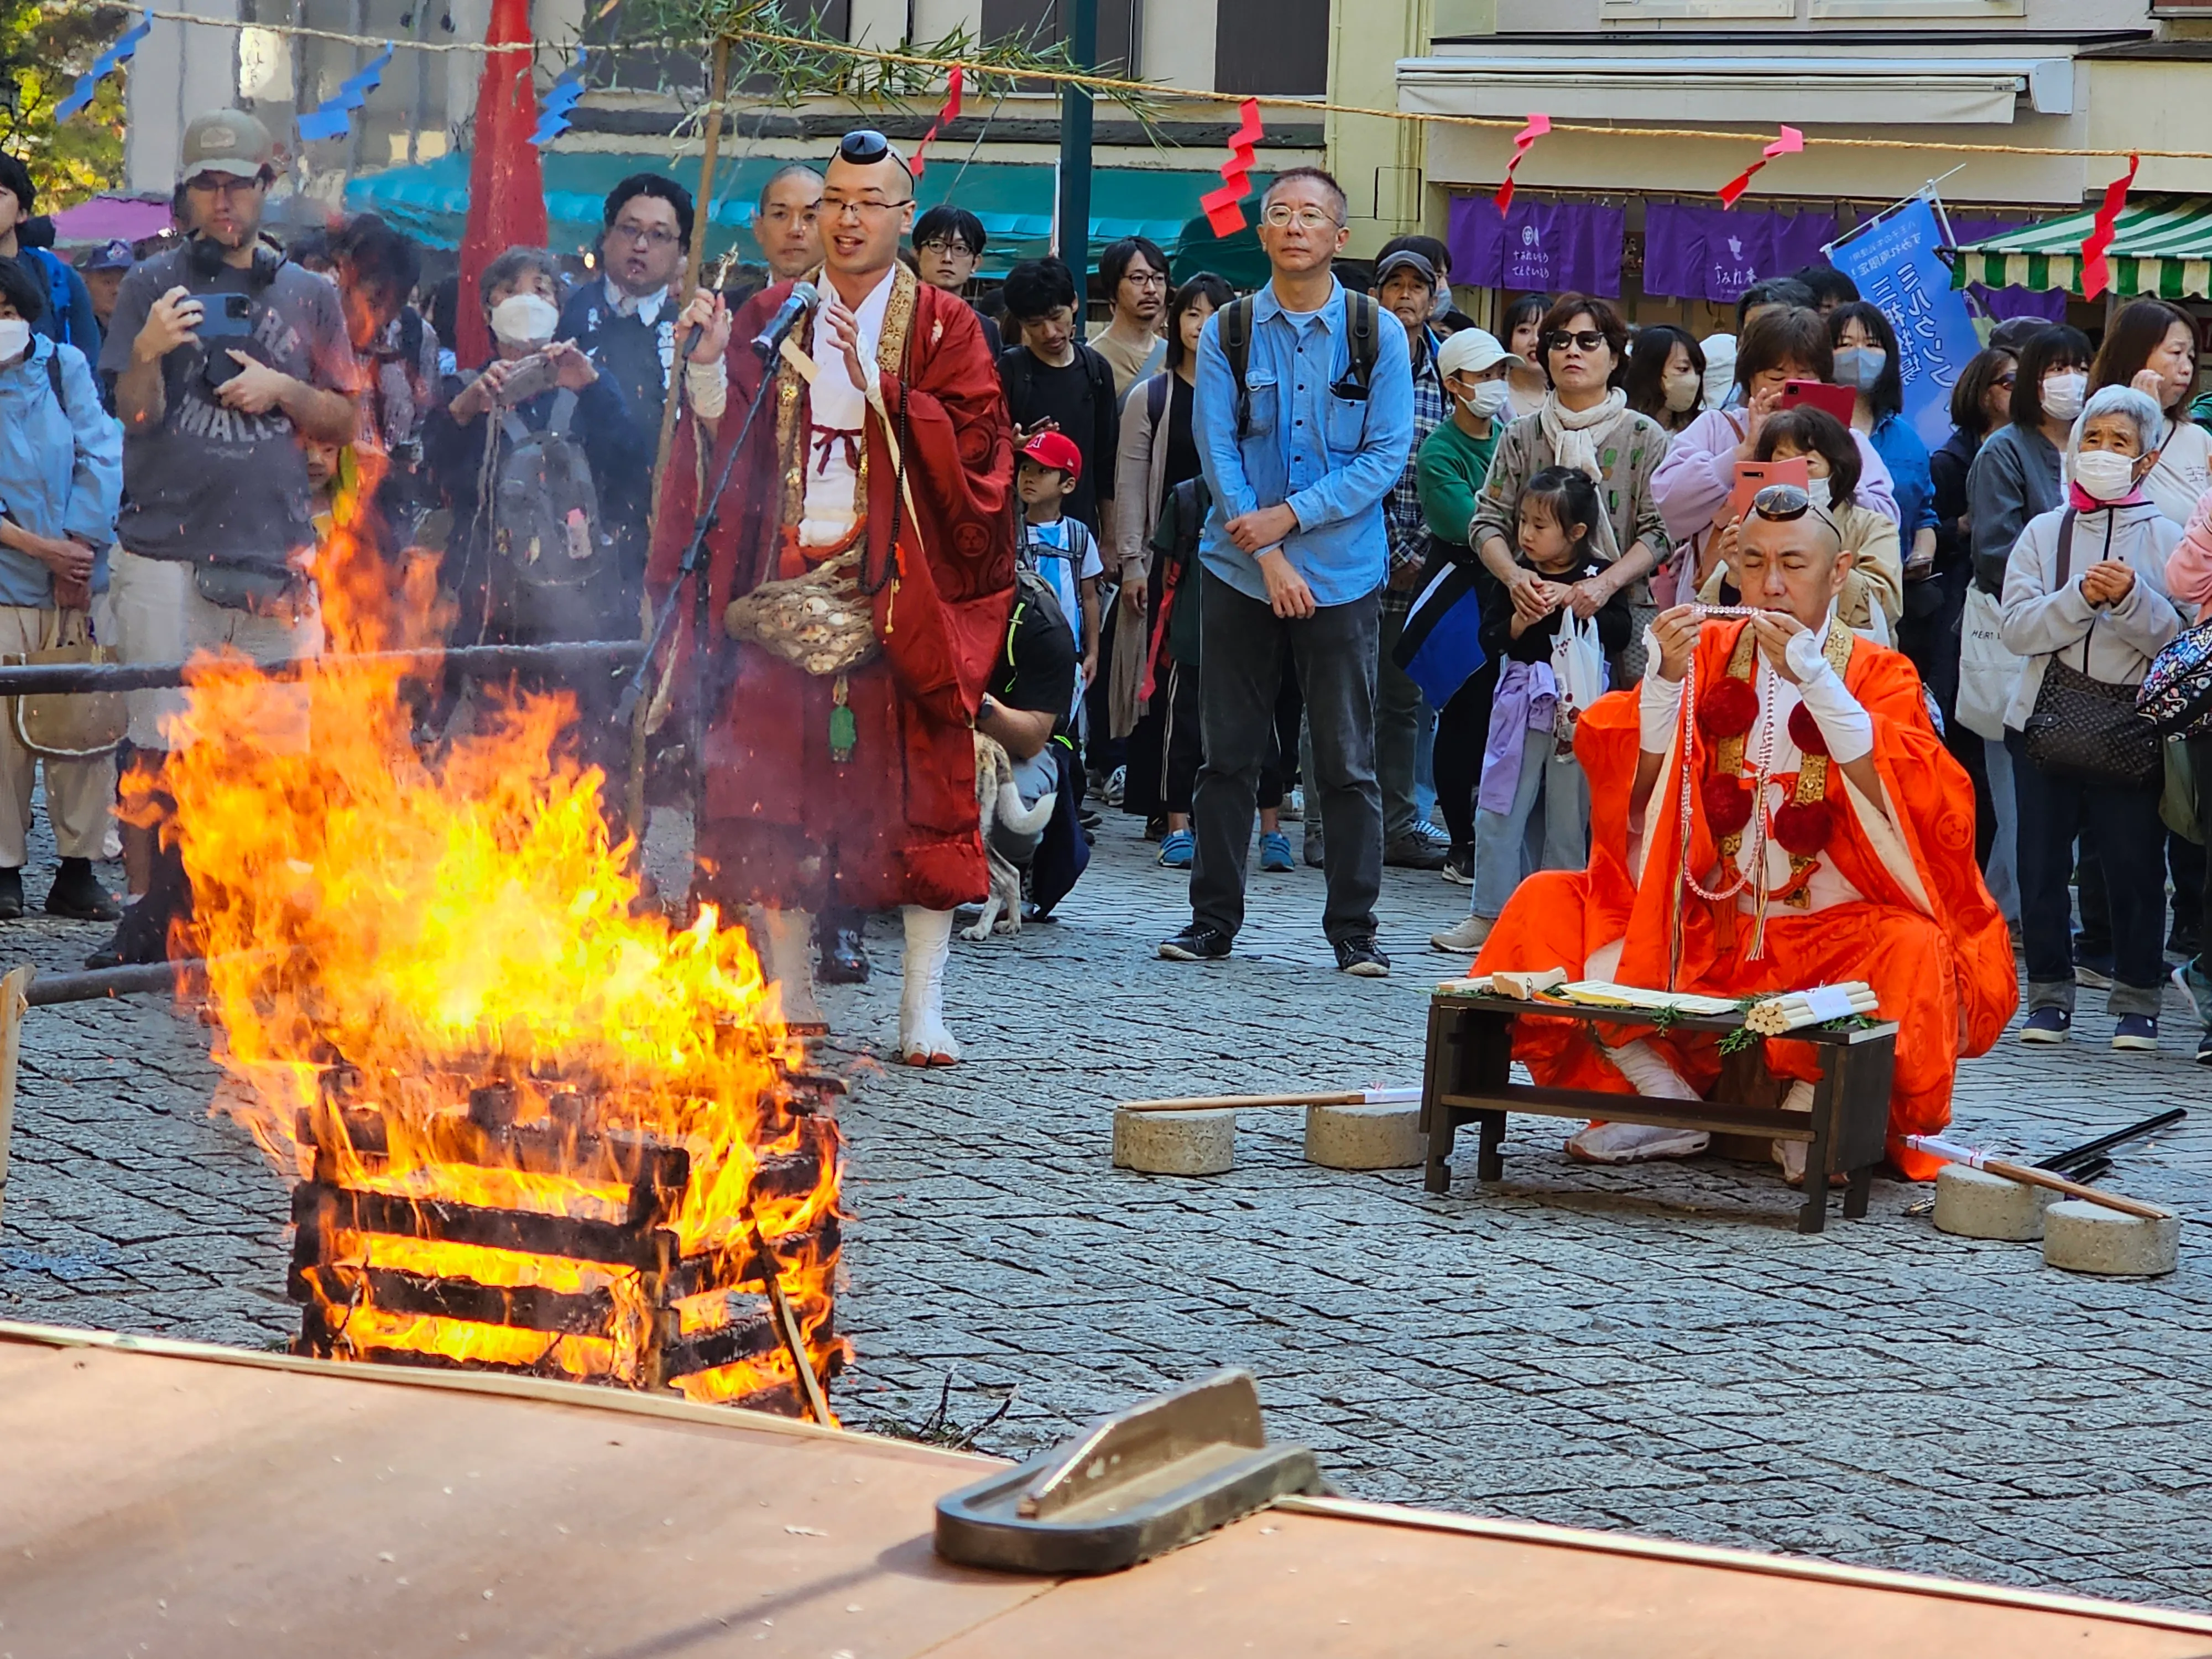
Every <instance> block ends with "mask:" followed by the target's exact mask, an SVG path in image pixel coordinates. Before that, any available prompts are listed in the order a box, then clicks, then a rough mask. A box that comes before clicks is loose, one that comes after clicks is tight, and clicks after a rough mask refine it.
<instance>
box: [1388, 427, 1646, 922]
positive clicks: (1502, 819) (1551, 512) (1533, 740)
mask: <svg viewBox="0 0 2212 1659" xmlns="http://www.w3.org/2000/svg"><path fill="white" fill-rule="evenodd" d="M1604 511H1605V509H1604V507H1603V506H1602V505H1601V503H1600V501H1599V500H1598V493H1597V486H1596V485H1595V484H1594V483H1591V481H1590V479H1589V475H1587V474H1586V473H1583V472H1580V471H1576V470H1574V469H1573V468H1571V467H1561V466H1553V467H1547V468H1545V469H1544V470H1543V471H1541V472H1539V473H1537V474H1536V476H1535V477H1533V478H1531V479H1529V480H1528V484H1527V486H1526V487H1525V488H1524V489H1522V492H1521V501H1520V506H1519V510H1518V514H1517V524H1518V535H1517V538H1516V539H1517V540H1518V542H1519V544H1520V554H1519V558H1518V562H1519V563H1521V564H1522V565H1523V566H1525V567H1526V568H1528V569H1531V570H1533V571H1534V572H1535V573H1536V574H1537V575H1538V576H1539V577H1540V578H1541V580H1539V581H1537V582H1536V583H1534V584H1533V585H1531V586H1527V587H1524V588H1521V589H1516V590H1515V592H1517V593H1525V594H1527V596H1528V597H1527V598H1526V599H1520V600H1517V601H1516V599H1515V598H1514V597H1512V596H1511V595H1508V594H1504V593H1501V594H1500V596H1499V597H1498V600H1497V602H1496V607H1495V609H1494V610H1493V611H1492V613H1491V615H1489V616H1488V617H1486V618H1485V619H1484V622H1483V627H1482V646H1483V649H1484V650H1485V651H1486V653H1488V654H1489V655H1490V656H1491V657H1492V659H1495V660H1496V661H1497V662H1498V665H1499V668H1498V691H1497V695H1496V696H1495V698H1494V699H1493V701H1492V704H1491V713H1490V739H1489V744H1488V746H1487V748H1486V751H1485V753H1484V755H1483V759H1482V782H1481V785H1480V788H1479V789H1478V790H1477V791H1476V793H1475V813H1474V902H1473V904H1472V906H1471V908H1470V910H1469V914H1468V918H1467V920H1466V921H1463V922H1462V923H1461V924H1460V925H1459V926H1458V927H1455V928H1453V929H1451V930H1450V931H1449V933H1436V934H1432V935H1431V937H1430V939H1429V943H1430V945H1431V946H1433V947H1434V948H1435V949H1437V950H1439V951H1479V950H1480V949H1481V948H1482V942H1483V940H1485V939H1487V938H1489V937H1490V929H1491V927H1492V924H1493V923H1495V922H1496V921H1497V920H1498V914H1499V913H1500V912H1501V911H1503V910H1504V908H1505V901H1506V900H1507V899H1509V898H1510V897H1512V896H1513V890H1514V889H1515V888H1516V887H1517V886H1519V885H1520V884H1521V880H1522V877H1524V876H1526V875H1528V873H1529V872H1532V871H1534V870H1572V869H1577V868H1579V867H1580V866H1581V865H1582V864H1583V861H1584V860H1585V859H1586V858H1587V857H1588V856H1589V854H1588V851H1587V843H1588V841H1589V789H1588V787H1586V786H1585V785H1584V783H1583V774H1582V768H1581V766H1580V765H1578V764H1577V762H1576V760H1575V750H1574V730H1575V720H1576V719H1577V717H1578V716H1579V714H1580V713H1581V711H1580V710H1578V709H1577V708H1572V707H1571V706H1570V705H1569V704H1568V703H1567V702H1565V700H1564V699H1563V698H1562V697H1561V696H1560V695H1559V685H1558V683H1557V682H1556V681H1555V679H1554V678H1553V674H1552V643H1553V641H1554V640H1555V639H1556V638H1557V637H1558V635H1559V628H1560V624H1561V623H1562V622H1563V621H1564V620H1565V616H1566V613H1567V612H1568V611H1574V612H1575V614H1576V615H1577V616H1581V617H1590V616H1593V615H1594V616H1595V618H1596V621H1597V635H1598V643H1599V645H1600V646H1601V647H1602V648H1603V650H1604V653H1605V655H1606V657H1607V659H1608V660H1611V659H1615V658H1617V657H1618V656H1619V655H1620V650H1621V647H1623V646H1625V645H1626V644H1627V642H1628V629H1629V609H1628V599H1627V596H1626V592H1625V591H1624V592H1615V593H1613V595H1612V596H1611V597H1609V598H1607V599H1604V600H1602V601H1601V600H1600V599H1599V598H1598V595H1599V592H1601V588H1600V586H1598V584H1596V583H1595V582H1593V581H1592V580H1591V579H1592V578H1594V577H1598V576H1601V575H1602V574H1603V573H1604V570H1605V561H1604V560H1603V559H1601V558H1600V557H1599V556H1598V554H1597V547H1598V544H1599V542H1600V539H1601V532H1600V531H1599V528H1598V526H1599V525H1600V523H1601V520H1602V515H1603V513H1604ZM1539 801H1541V802H1542V804H1543V821H1542V827H1541V829H1538V828H1537V826H1536V808H1537V803H1538V802H1539Z"/></svg>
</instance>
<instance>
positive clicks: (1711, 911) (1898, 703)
mask: <svg viewBox="0 0 2212 1659" xmlns="http://www.w3.org/2000/svg"><path fill="white" fill-rule="evenodd" d="M1747 625H1748V624H1747V623H1738V624H1735V625H1734V626H1729V627H1708V628H1706V629H1704V630H1702V632H1701V633H1700V635H1699V641H1698V656H1697V680H1698V684H1699V686H1700V687H1709V686H1711V685H1713V684H1715V683H1717V681H1718V680H1719V679H1721V678H1723V677H1724V676H1725V675H1726V673H1727V671H1728V665H1729V656H1730V654H1731V653H1732V652H1733V651H1734V649H1735V642H1736V637H1737V635H1738V633H1739V632H1740V630H1741V628H1743V627H1745V626H1747ZM1844 686H1845V688H1846V689H1847V690H1849V691H1850V694H1851V695H1852V696H1854V697H1855V698H1857V700H1858V702H1859V703H1860V705H1861V706H1862V707H1863V708H1865V709H1866V710H1867V712H1868V713H1869V714H1871V715H1872V716H1873V719H1874V734H1875V749H1874V757H1873V758H1874V763H1875V770H1876V771H1877V772H1878V773H1879V774H1880V775H1881V781H1882V786H1883V788H1884V790H1885V792H1886V793H1887V796H1888V798H1889V805H1890V809H1891V812H1892V814H1893V817H1894V819H1895V823H1894V826H1893V827H1894V841H1893V847H1895V848H1900V849H1901V853H1902V857H1901V858H1899V856H1898V855H1897V853H1896V852H1894V851H1893V857H1892V859H1891V860H1889V861H1885V860H1884V859H1883V858H1882V856H1881V853H1880V851H1879V850H1878V848H1877V843H1876V842H1875V837H1874V833H1873V832H1870V831H1869V829H1868V828H1867V826H1866V825H1865V824H1864V823H1862V822H1861V821H1860V819H1859V817H1858V815H1857V807H1856V806H1855V805H1853V804H1852V803H1851V800H1850V796H1849V794H1848V793H1847V792H1846V791H1845V789H1844V784H1843V781H1842V775H1841V772H1840V769H1838V771H1836V772H1834V773H1832V775H1831V778H1832V781H1831V785H1830V787H1829V791H1828V797H1827V798H1828V801H1829V804H1830V805H1831V807H1832V808H1833V809H1834V811H1835V816H1836V828H1835V830H1834V833H1833V835H1832V837H1831V839H1830V840H1829V842H1828V844H1827V847H1826V850H1825V851H1824V852H1823V853H1822V854H1820V856H1821V857H1822V858H1823V859H1826V860H1832V865H1833V867H1834V868H1835V870H1836V872H1838V874H1840V875H1841V876H1843V877H1844V878H1845V879H1846V880H1848V881H1849V882H1850V884H1851V885H1852V886H1853V887H1854V888H1856V889H1857V890H1858V892H1859V893H1860V894H1861V895H1863V897H1862V898H1861V899H1860V900H1857V901H1854V902H1848V903H1844V904H1838V905H1832V906H1830V907H1828V908H1825V909H1821V910H1816V911H1811V912H1801V911H1796V910H1792V909H1790V908H1788V907H1786V906H1784V905H1782V904H1780V903H1775V904H1773V905H1771V908H1769V910H1768V913H1767V926H1766V941H1765V955H1764V956H1762V957H1757V958H1754V957H1752V956H1751V954H1750V951H1751V945H1752V935H1753V919H1752V918H1751V917H1750V916H1749V915H1746V914H1743V913H1741V911H1740V910H1739V908H1738V906H1737V902H1736V901H1735V899H1733V898H1731V899H1729V900H1727V901H1725V902H1720V903H1711V902H1706V901H1705V900H1702V899H1699V897H1698V896H1696V895H1695V894H1693V893H1690V892H1688V891H1687V890H1685V891H1684V894H1683V902H1682V907H1681V917H1682V925H1681V932H1682V941H1681V959H1680V967H1679V969H1677V970H1676V972H1675V975H1674V981H1673V983H1674V988H1675V989H1678V990H1684V991H1696V992H1701V993H1704V994H1710V995H1714V996H1727V997H1741V996H1748V995H1753V994H1761V993H1765V992H1770V991H1781V990H1793V989H1802V988H1804V987H1808V986H1812V985H1817V984H1822V983H1827V982H1832V981H1839V980H1864V981H1867V982H1868V983H1869V984H1870V985H1871V986H1873V987H1874V989H1875V994H1876V996H1877V998H1878V999H1879V1000H1880V1003H1881V1012H1882V1015H1883V1017H1884V1018H1889V1019H1893V1020H1896V1021H1897V1022H1898V1024H1899V1033H1898V1042H1897V1070H1896V1074H1895V1077H1894V1079H1893V1084H1892V1087H1891V1093H1890V1138H1889V1155H1890V1158H1891V1160H1892V1161H1893V1163H1895V1164H1897V1165H1898V1166H1899V1168H1900V1169H1902V1170H1904V1171H1905V1174H1906V1175H1908V1176H1912V1177H1913V1178H1915V1179H1917V1180H1927V1179H1929V1178H1930V1177H1932V1176H1933V1175H1934V1173H1935V1169H1936V1164H1935V1161H1934V1160H1932V1159H1929V1158H1926V1157H1925V1156H1924V1155H1923V1154H1920V1153H1917V1152H1912V1151H1911V1150H1910V1149H1908V1148H1907V1147H1906V1146H1905V1145H1904V1140H1903V1138H1904V1137H1905V1135H1907V1134H1925V1133H1933V1132H1935V1131H1936V1130H1938V1129H1941V1128H1942V1127H1943V1126H1944V1125H1946V1124H1947V1123H1948V1122H1949V1121H1950V1117H1951V1087H1952V1083H1953V1081H1954V1078H1955V1077H1956V1075H1957V1072H1958V1062H1959V1060H1960V1056H1961V1055H1972V1054H1984V1053H1986V1052H1988V1050H1989V1048H1990V1045H1991V1044H1993V1043H1994V1042H1996V1039H1997V1037H1998V1035H1999V1034H2000V1033H2001V1032H2002V1030H2004V1026H2005V1022H2006V1021H2007V1020H2008V1019H2010V1018H2012V1013H2013V1010H2014V1008H2015V1006H2016V1005H2017V1004H2018V1002H2019V999H2020V992H2019V982H2018V979H2017V976H2016V975H2015V971H2014V968H2013V957H2012V943H2011V939H2010V936H2009V934H2008V933H2007V931H2006V929H2005V925H2004V921H2003V919H2002V917H2001V916H2000V915H1998V914H1997V909H1996V904H1995V903H1994V902H1992V901H1991V899H1990V895H1989V890H1988V889H1987V888H1986V887H1985V886H1984V884H1983V882H1982V874H1981V870H1980V868H1979V867H1978V866H1977V865H1976V863H1975V862H1974V799H1973V791H1972V785H1971V784H1970V783H1969V781H1967V778H1966V773H1965V772H1964V771H1963V770H1962V769H1960V766H1959V764H1958V763H1957V762H1956V761H1955V760H1954V759H1953V758H1952V757H1951V755H1950V752H1949V751H1948V750H1947V749H1945V747H1944V746H1943V742H1942V738H1939V737H1937V736H1936V731H1935V727H1934V726H1932V725H1931V724H1930V723H1929V719H1928V710H1927V705H1926V702H1925V701H1924V699H1923V695H1922V691H1921V686H1920V677H1919V675H1918V673H1917V672H1916V671H1915V670H1914V669H1913V667H1912V665H1911V663H1910V662H1909V661H1907V660H1906V659H1905V658H1904V657H1902V656H1900V655H1899V653H1896V652H1894V651H1887V650H1884V649H1882V648H1881V647H1878V646H1875V645H1872V644H1869V642H1868V641H1864V640H1857V639H1855V640H1853V641H1851V644H1850V660H1849V663H1848V665H1847V666H1846V667H1845V669H1844ZM1637 702H1638V693H1637V692H1636V691H1633V690H1630V691H1622V692H1615V693H1613V695H1611V696H1607V697H1605V698H1603V699H1601V701H1600V702H1599V703H1598V704H1597V706H1596V707H1595V708H1592V709H1591V710H1590V712H1589V714H1586V715H1585V716H1584V717H1583V731H1582V732H1580V733H1578V735H1577V742H1576V752H1577V756H1578V757H1581V759H1582V761H1583V767H1584V769H1585V771H1586V772H1588V774H1589V778H1590V794H1591V828H1592V842H1593V850H1592V853H1591V860H1590V868H1589V870H1588V871H1587V872H1583V873H1580V874H1569V875H1565V876H1556V875H1555V876H1548V877H1547V876H1539V877H1535V878H1532V879H1531V880H1529V881H1528V882H1526V883H1524V884H1522V887H1521V889H1520V890H1519V891H1517V892H1516V893H1515V895H1514V896H1513V898H1512V900H1511V902H1509V903H1508V904H1507V906H1506V908H1505V914H1504V915H1502V916H1500V917H1499V918H1498V926H1497V927H1496V928H1495V929H1493V930H1492V933H1491V935H1490V938H1489V939H1488V940H1487V941H1486V943H1485V945H1484V946H1483V950H1482V954H1481V956H1480V957H1479V958H1478V959H1477V961H1476V963H1475V971H1476V972H1478V973H1491V972H1494V971H1496V970H1498V969H1544V968H1549V967H1553V966H1560V967H1564V968H1565V969H1567V970H1568V972H1569V973H1570V974H1571V975H1577V976H1579V975H1583V973H1584V971H1585V969H1586V966H1587V963H1588V962H1589V957H1590V956H1591V955H1592V954H1593V953H1594V952H1595V951H1596V950H1597V949H1598V948H1599V947H1601V946H1602V945H1607V944H1608V943H1610V942H1612V941H1613V940H1619V941H1620V956H1619V960H1618V963H1617V965H1615V966H1613V968H1612V969H1610V971H1609V972H1607V974H1605V975H1604V976H1605V977H1608V978H1611V979H1613V980H1615V981H1619V982H1620V983H1622V984H1627V985H1643V986H1650V987H1665V986H1667V985H1668V969H1669V966H1670V961H1669V959H1670V956H1671V954H1672V948H1673V943H1672V941H1673V926H1674V923H1673V910H1674V884H1675V880H1676V872H1678V870H1679V869H1680V836H1681V827H1680V817H1679V811H1680V808H1679V805H1678V803H1679V800H1680V787H1681V770H1680V768H1681V765H1682V760H1681V757H1680V756H1679V755H1676V756H1674V757H1670V760H1669V763H1668V765H1667V767H1666V768H1665V769H1663V770H1662V772H1661V774H1660V778H1659V782H1658V785H1657V787H1656V788H1655V789H1654V790H1653V792H1652V795H1651V799H1650V804H1649V805H1648V806H1647V808H1646V811H1645V822H1644V849H1643V854H1644V855H1643V863H1642V876H1641V878H1640V879H1638V880H1636V881H1634V882H1632V883H1628V882H1626V870H1627V867H1628V860H1627V857H1626V848H1627V841H1628V835H1627V805H1628V793H1629V789H1630V787H1631V785H1632V781H1633V778H1634V775H1635V768H1636V754H1637V750H1638V747H1639V744H1638V708H1637ZM1692 732H1695V736H1694V738H1693V744H1694V750H1693V753H1692V757H1691V758H1690V764H1691V765H1692V766H1693V767H1694V768H1695V769H1696V772H1695V774H1694V775H1695V776H1696V777H1698V778H1702V777H1704V776H1705V773H1706V771H1708V770H1709V769H1711V767H1712V765H1713V763H1714V762H1713V756H1712V750H1711V743H1710V740H1709V739H1707V738H1705V735H1704V734H1703V733H1702V732H1696V728H1695V723H1694V722H1692ZM1691 807H1692V816H1691V825H1690V854H1691V857H1690V864H1691V867H1692V869H1693V870H1694V871H1695V872H1697V873H1698V877H1699V880H1700V881H1701V882H1704V883H1705V884H1706V885H1707V886H1708V887H1711V886H1712V885H1713V878H1714V876H1715V874H1716V872H1717V869H1718V866H1719V865H1720V861H1721V854H1720V850H1719V847H1718V844H1717V839H1716V838H1715V836H1713V834H1712V833H1711V829H1709V827H1708V826H1707V824H1706V823H1705V798H1704V793H1703V792H1702V790H1699V789H1694V788H1693V789H1692V792H1691ZM1518 1026H1519V1030H1516V1038H1515V1044H1514V1053H1515V1054H1516V1056H1517V1057H1519V1058H1521V1059H1522V1060H1526V1061H1527V1062H1528V1066H1529V1069H1530V1072H1531V1073H1532V1075H1534V1077H1535V1078H1536V1079H1537V1080H1538V1081H1539V1082H1541V1083H1545V1084H1548V1085H1553V1086H1558V1087H1572V1088H1583V1089H1597V1090H1605V1091H1610V1092H1613V1093H1617V1094H1620V1093H1627V1092H1629V1091H1630V1090H1629V1085H1628V1083H1627V1081H1626V1079H1624V1078H1623V1077H1621V1075H1620V1073H1619V1072H1618V1071H1617V1070H1616V1069H1615V1068H1614V1067H1613V1066H1612V1064H1611V1063H1610V1062H1608V1061H1607V1060H1604V1059H1602V1058H1601V1056H1600V1055H1599V1054H1598V1053H1597V1051H1596V1048H1595V1046H1594V1045H1593V1044H1592V1043H1590V1042H1589V1041H1588V1040H1587V1037H1586V1036H1585V1035H1584V1033H1583V1028H1582V1026H1581V1024H1580V1022H1577V1021H1567V1020H1553V1019H1523V1020H1522V1021H1520V1022H1518ZM1640 1035H1646V1036H1647V1040H1649V1041H1651V1042H1654V1043H1655V1045H1663V1046H1664V1047H1666V1048H1668V1049H1669V1050H1670V1051H1671V1052H1670V1055H1669V1058H1670V1059H1671V1060H1673V1062H1674V1065H1675V1066H1676V1068H1677V1069H1678V1070H1679V1071H1680V1072H1681V1073H1682V1074H1683V1076H1685V1077H1686V1078H1687V1079H1689V1080H1690V1082H1691V1083H1692V1085H1696V1086H1698V1087H1699V1088H1700V1089H1705V1088H1710V1087H1711V1084H1712V1082H1713V1080H1714V1079H1715V1078H1716V1077H1717V1074H1718V1071H1719V1064H1718V1059H1717V1054H1715V1052H1714V1042H1713V1040H1712V1039H1711V1038H1705V1037H1697V1036H1691V1035H1689V1034H1683V1033H1676V1034H1674V1035H1671V1036H1666V1037H1659V1036H1650V1035H1649V1034H1640ZM1765 1054H1766V1062H1767V1066H1768V1067H1769V1069H1770V1070H1771V1071H1772V1072H1773V1073H1775V1075H1777V1076H1778V1077H1785V1078H1802V1079H1808V1080H1810V1079H1814V1077H1816V1076H1817V1075H1818V1072H1819V1067H1818V1065H1817V1063H1816V1061H1815V1060H1814V1054H1813V1053H1812V1050H1811V1048H1810V1045H1808V1044H1805V1043H1802V1042H1787V1041H1779V1042H1768V1043H1766V1045H1765Z"/></svg>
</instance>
